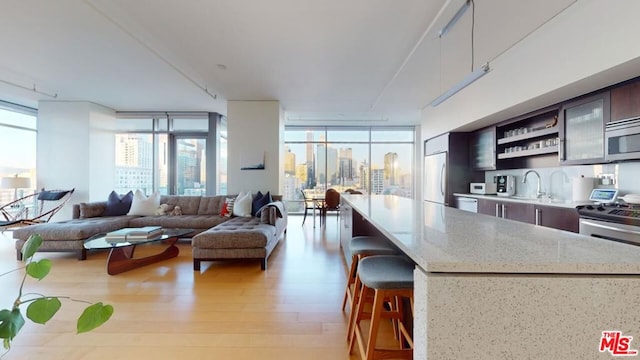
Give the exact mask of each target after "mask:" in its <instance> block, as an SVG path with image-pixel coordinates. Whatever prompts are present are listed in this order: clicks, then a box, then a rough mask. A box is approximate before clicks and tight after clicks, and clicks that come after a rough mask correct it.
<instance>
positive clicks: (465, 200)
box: [456, 196, 478, 213]
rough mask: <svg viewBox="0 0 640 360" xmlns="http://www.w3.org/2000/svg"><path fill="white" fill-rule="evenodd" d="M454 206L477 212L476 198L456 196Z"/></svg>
mask: <svg viewBox="0 0 640 360" xmlns="http://www.w3.org/2000/svg"><path fill="white" fill-rule="evenodd" d="M456 207H457V208H458V209H460V210H464V211H469V212H472V213H477V212H478V199H476V198H469V197H460V196H458V197H456Z"/></svg>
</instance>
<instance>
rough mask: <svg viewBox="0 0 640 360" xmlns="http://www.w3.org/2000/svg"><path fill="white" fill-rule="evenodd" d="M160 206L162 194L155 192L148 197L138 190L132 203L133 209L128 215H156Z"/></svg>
mask: <svg viewBox="0 0 640 360" xmlns="http://www.w3.org/2000/svg"><path fill="white" fill-rule="evenodd" d="M159 206H160V193H159V192H157V191H156V192H154V193H153V194H151V195H149V197H147V196H146V195H145V194H143V193H142V191H140V190H136V193H135V194H134V195H133V201H132V202H131V209H129V212H128V213H127V215H142V216H148V215H155V213H156V210H157V209H158V207H159Z"/></svg>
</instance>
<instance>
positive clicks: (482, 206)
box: [478, 199, 502, 217]
mask: <svg viewBox="0 0 640 360" xmlns="http://www.w3.org/2000/svg"><path fill="white" fill-rule="evenodd" d="M500 204H502V201H495V200H487V199H478V212H479V213H480V214H485V215H491V216H495V217H501V216H502V215H500V214H501V213H500Z"/></svg>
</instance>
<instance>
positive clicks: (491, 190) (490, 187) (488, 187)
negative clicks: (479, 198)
mask: <svg viewBox="0 0 640 360" xmlns="http://www.w3.org/2000/svg"><path fill="white" fill-rule="evenodd" d="M469 192H470V193H471V194H478V195H489V194H495V193H496V184H495V183H470V184H469Z"/></svg>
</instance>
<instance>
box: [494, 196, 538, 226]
mask: <svg viewBox="0 0 640 360" xmlns="http://www.w3.org/2000/svg"><path fill="white" fill-rule="evenodd" d="M500 207H501V209H500V213H501V215H502V217H503V218H505V219H511V220H516V221H520V222H523V223H527V224H533V223H534V210H533V204H528V203H516V202H507V201H503V202H502V204H501V205H500Z"/></svg>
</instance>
